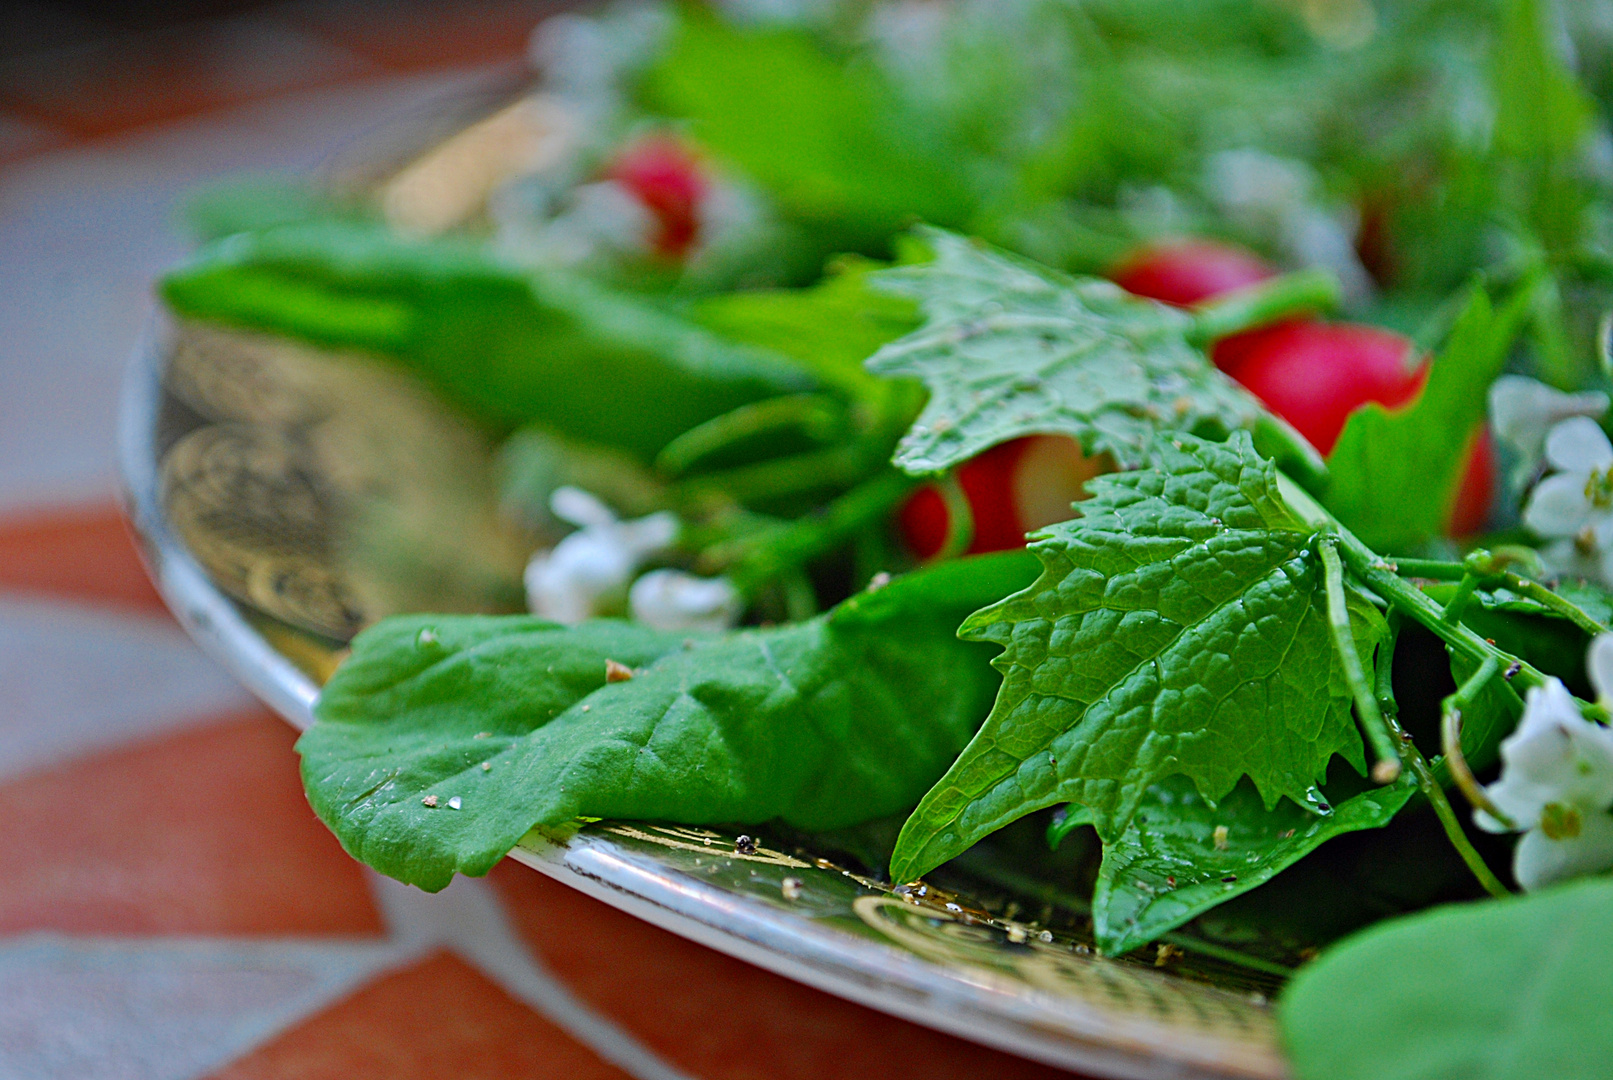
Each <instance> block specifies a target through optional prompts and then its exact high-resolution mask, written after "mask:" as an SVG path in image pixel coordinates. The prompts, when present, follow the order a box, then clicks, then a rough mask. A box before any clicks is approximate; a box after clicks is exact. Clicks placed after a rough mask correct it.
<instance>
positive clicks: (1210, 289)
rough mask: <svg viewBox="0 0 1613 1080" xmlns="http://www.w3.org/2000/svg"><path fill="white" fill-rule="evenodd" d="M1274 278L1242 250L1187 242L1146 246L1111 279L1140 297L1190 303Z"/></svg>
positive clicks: (1262, 263) (1268, 268)
mask: <svg viewBox="0 0 1613 1080" xmlns="http://www.w3.org/2000/svg"><path fill="white" fill-rule="evenodd" d="M1276 276H1277V271H1276V270H1274V269H1273V268H1272V267H1271V266H1270V265H1269V264H1267V263H1266V262H1265V260H1263V259H1261V258H1260V257H1259V256H1257V255H1255V254H1253V253H1252V252H1248V251H1245V250H1244V249H1243V248H1238V247H1233V246H1231V245H1230V244H1218V243H1215V242H1214V241H1210V240H1184V241H1181V242H1179V243H1172V244H1160V245H1157V246H1153V247H1145V248H1143V249H1142V250H1140V251H1138V252H1136V253H1134V254H1132V255H1131V256H1129V257H1128V258H1127V259H1126V260H1125V261H1124V262H1122V263H1121V264H1120V265H1119V266H1117V267H1116V268H1115V269H1114V270H1113V271H1112V272H1111V273H1110V275H1109V279H1110V280H1111V281H1113V282H1114V283H1115V284H1116V285H1119V286H1120V287H1121V288H1122V289H1125V290H1126V291H1127V292H1130V293H1136V294H1137V295H1138V296H1146V297H1149V298H1150V299H1153V300H1159V301H1161V302H1163V303H1166V304H1173V305H1175V306H1176V307H1191V306H1193V305H1194V304H1197V303H1199V302H1200V301H1203V300H1208V299H1210V298H1211V297H1214V296H1220V295H1221V294H1222V293H1228V292H1232V291H1233V290H1234V289H1242V288H1245V287H1247V286H1249V285H1255V284H1258V283H1260V282H1262V281H1265V280H1266V279H1267V278H1271V277H1276Z"/></svg>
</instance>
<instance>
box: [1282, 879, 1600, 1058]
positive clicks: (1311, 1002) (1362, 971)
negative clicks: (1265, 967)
mask: <svg viewBox="0 0 1613 1080" xmlns="http://www.w3.org/2000/svg"><path fill="white" fill-rule="evenodd" d="M1610 922H1613V882H1610V881H1606V880H1590V881H1580V882H1575V883H1573V884H1570V885H1566V886H1563V887H1561V888H1556V889H1551V890H1548V891H1546V892H1542V893H1536V894H1533V895H1530V896H1524V897H1517V898H1514V899H1509V900H1503V901H1500V902H1489V901H1486V902H1481V903H1476V904H1455V905H1450V906H1446V907H1441V908H1436V909H1434V910H1432V911H1427V912H1423V913H1421V914H1418V915H1413V916H1410V917H1407V918H1404V919H1396V920H1393V921H1390V922H1384V923H1379V924H1378V925H1377V926H1374V927H1372V928H1371V929H1369V930H1366V931H1363V932H1362V933H1360V934H1358V935H1356V936H1354V937H1352V938H1349V939H1347V940H1345V941H1344V942H1342V943H1340V944H1339V945H1337V946H1335V947H1334V948H1333V949H1330V950H1329V951H1328V952H1326V953H1324V954H1323V955H1322V957H1321V958H1320V959H1318V960H1317V961H1316V962H1315V963H1313V964H1311V965H1309V966H1307V967H1305V968H1303V969H1302V970H1301V971H1300V972H1299V974H1298V975H1297V976H1295V978H1294V980H1293V982H1292V983H1290V984H1289V986H1288V988H1287V990H1286V991H1285V992H1284V994H1283V997H1282V1000H1281V1002H1280V1003H1279V1008H1278V1018H1279V1020H1280V1022H1281V1024H1282V1029H1283V1041H1284V1042H1285V1043H1286V1045H1287V1048H1288V1052H1289V1054H1290V1057H1291V1060H1292V1063H1293V1067H1294V1074H1295V1076H1296V1077H1298V1078H1299V1080H1445V1078H1447V1077H1463V1078H1469V1080H1543V1078H1546V1077H1550V1078H1552V1080H1569V1078H1576V1080H1577V1078H1585V1080H1589V1078H1591V1077H1601V1076H1606V1075H1607V1074H1608V1063H1609V1061H1613V1026H1610V1025H1609V1024H1608V1023H1607V1002H1608V1000H1609V998H1610V997H1613V935H1610V934H1608V932H1607V928H1608V925H1609V923H1610Z"/></svg>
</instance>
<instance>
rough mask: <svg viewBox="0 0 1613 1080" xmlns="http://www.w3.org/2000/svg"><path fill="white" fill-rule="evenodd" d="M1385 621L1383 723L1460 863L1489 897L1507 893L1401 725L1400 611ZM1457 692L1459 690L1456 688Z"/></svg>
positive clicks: (1379, 668) (1380, 679) (1380, 677)
mask: <svg viewBox="0 0 1613 1080" xmlns="http://www.w3.org/2000/svg"><path fill="white" fill-rule="evenodd" d="M1387 622H1388V624H1389V640H1388V641H1387V642H1385V643H1384V646H1383V647H1382V648H1380V649H1379V650H1378V661H1377V664H1376V665H1375V667H1376V671H1375V674H1376V676H1377V677H1376V680H1375V682H1376V684H1377V693H1378V700H1379V703H1380V704H1381V705H1382V706H1383V718H1384V723H1385V724H1386V725H1387V726H1388V727H1389V729H1390V730H1391V731H1392V732H1393V733H1394V735H1395V738H1396V740H1397V741H1398V742H1399V743H1400V745H1401V747H1402V748H1403V750H1404V753H1405V755H1406V760H1407V761H1409V762H1410V763H1411V773H1412V777H1413V778H1414V779H1415V780H1416V781H1417V787H1418V790H1420V791H1421V792H1422V794H1423V798H1425V799H1427V800H1428V804H1429V805H1430V806H1432V807H1433V808H1434V814H1435V816H1436V817H1438V818H1439V823H1440V825H1441V827H1443V828H1444V830H1445V837H1446V839H1447V840H1449V841H1450V843H1451V846H1452V847H1453V848H1455V849H1456V854H1457V855H1459V856H1461V859H1462V862H1463V863H1464V864H1465V865H1466V866H1467V868H1468V870H1469V871H1470V872H1471V873H1472V874H1473V876H1474V878H1476V879H1477V880H1478V883H1479V884H1480V885H1482V886H1483V887H1484V890H1485V891H1486V892H1488V893H1489V894H1490V895H1491V896H1494V897H1505V896H1509V895H1511V894H1510V893H1508V891H1507V887H1506V886H1505V885H1503V884H1501V880H1500V879H1499V878H1497V877H1496V876H1495V874H1494V873H1493V872H1492V871H1491V870H1490V867H1489V865H1488V864H1487V863H1485V861H1484V857H1483V856H1482V855H1480V854H1479V853H1478V849H1477V848H1475V847H1474V846H1473V842H1472V841H1471V840H1469V839H1468V838H1467V833H1465V832H1464V831H1462V823H1461V822H1460V821H1458V820H1457V819H1456V811H1455V810H1452V809H1451V803H1450V800H1449V799H1447V798H1446V797H1445V789H1444V788H1442V787H1440V785H1439V781H1438V780H1436V779H1435V778H1434V770H1433V769H1432V768H1430V767H1429V765H1428V759H1427V758H1425V757H1423V754H1422V751H1421V750H1419V749H1417V744H1416V743H1415V742H1413V741H1412V739H1411V736H1410V735H1408V734H1407V733H1406V730H1405V729H1404V728H1402V727H1401V726H1400V716H1399V710H1398V708H1397V706H1396V705H1395V695H1394V660H1395V644H1396V642H1398V641H1399V640H1400V625H1401V616H1400V612H1398V611H1397V610H1395V609H1393V608H1391V609H1390V611H1389V615H1388V617H1387ZM1475 678H1476V676H1475ZM1463 685H1464V686H1469V685H1474V686H1475V691H1474V692H1477V691H1476V685H1482V683H1478V684H1475V683H1474V679H1469V680H1468V681H1467V683H1464V684H1463ZM1459 694H1460V691H1458V695H1459Z"/></svg>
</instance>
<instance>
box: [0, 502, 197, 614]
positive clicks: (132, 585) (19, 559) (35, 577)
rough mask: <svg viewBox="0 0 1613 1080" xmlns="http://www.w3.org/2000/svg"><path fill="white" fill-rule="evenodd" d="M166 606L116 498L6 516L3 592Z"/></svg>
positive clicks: (1, 532) (0, 538)
mask: <svg viewBox="0 0 1613 1080" xmlns="http://www.w3.org/2000/svg"><path fill="white" fill-rule="evenodd" d="M6 592H23V593H33V594H37V595H44V596H55V597H64V598H67V599H71V600H86V601H91V602H93V603H96V604H102V605H108V606H112V607H120V608H135V609H137V610H141V611H166V610H167V609H166V608H165V607H164V606H163V603H162V598H161V597H159V596H158V595H157V590H156V589H154V588H153V587H152V585H151V579H150V578H149V577H148V576H147V575H146V569H145V566H144V565H143V564H142V563H141V562H140V556H139V554H138V553H137V552H136V549H135V544H134V538H133V537H132V536H130V535H129V528H128V525H127V523H126V522H125V521H124V519H123V515H122V514H121V513H120V512H119V511H118V508H117V506H116V505H114V504H112V503H99V504H94V505H90V506H75V507H63V508H59V509H53V510H43V511H34V512H31V513H29V514H27V515H25V516H22V517H13V518H7V519H0V593H6Z"/></svg>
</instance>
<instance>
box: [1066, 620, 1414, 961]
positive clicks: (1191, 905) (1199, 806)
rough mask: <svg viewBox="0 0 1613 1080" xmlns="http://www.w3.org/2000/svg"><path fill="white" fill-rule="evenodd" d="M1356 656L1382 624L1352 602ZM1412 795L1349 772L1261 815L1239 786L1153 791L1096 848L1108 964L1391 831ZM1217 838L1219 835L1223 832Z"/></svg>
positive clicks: (1375, 639) (1082, 819) (1372, 644)
mask: <svg viewBox="0 0 1613 1080" xmlns="http://www.w3.org/2000/svg"><path fill="white" fill-rule="evenodd" d="M1348 602H1349V604H1350V607H1351V612H1352V614H1353V616H1354V619H1353V621H1352V625H1353V626H1354V628H1355V630H1356V637H1357V648H1358V649H1359V650H1360V651H1361V653H1362V659H1363V662H1364V663H1365V664H1368V665H1370V663H1371V661H1372V654H1373V651H1374V650H1375V649H1376V648H1378V647H1379V646H1380V645H1381V644H1382V643H1383V642H1384V640H1385V634H1386V630H1385V627H1384V623H1383V618H1382V616H1381V615H1379V614H1378V612H1377V609H1376V608H1374V607H1373V606H1372V605H1371V604H1370V603H1368V602H1367V601H1366V600H1365V599H1363V598H1362V597H1360V596H1359V595H1356V594H1351V595H1350V597H1349V601H1348ZM1416 790H1417V788H1416V783H1415V782H1414V781H1413V780H1412V778H1411V776H1410V775H1409V774H1406V775H1403V776H1402V777H1401V778H1400V780H1399V781H1397V782H1396V783H1394V784H1392V785H1389V786H1387V787H1374V786H1370V785H1368V784H1367V783H1366V781H1364V780H1362V779H1361V778H1359V777H1356V776H1354V775H1350V774H1346V775H1345V776H1343V777H1341V778H1339V779H1338V780H1336V781H1335V782H1333V783H1331V784H1329V785H1328V787H1327V788H1326V789H1324V791H1323V792H1322V793H1321V796H1320V799H1319V801H1318V802H1317V803H1316V804H1314V810H1312V809H1301V808H1300V807H1298V806H1296V805H1295V804H1294V803H1292V802H1289V801H1287V800H1279V801H1278V803H1277V804H1276V805H1275V806H1272V807H1267V806H1266V805H1265V803H1264V802H1263V801H1262V800H1261V798H1260V795H1259V793H1258V792H1257V791H1256V790H1255V788H1254V786H1253V785H1252V784H1251V783H1250V782H1249V781H1248V779H1247V778H1246V779H1244V780H1241V781H1239V782H1238V785H1237V787H1235V788H1233V789H1232V792H1231V793H1230V794H1229V795H1227V797H1226V798H1224V799H1222V800H1220V801H1219V802H1218V803H1216V804H1214V805H1211V804H1210V803H1209V802H1207V801H1206V800H1205V799H1204V797H1203V796H1202V795H1201V794H1199V792H1198V790H1197V789H1196V788H1195V787H1194V786H1193V783H1192V782H1191V781H1190V780H1188V779H1187V778H1186V777H1184V776H1172V777H1168V778H1166V779H1165V780H1163V781H1161V782H1160V783H1158V784H1155V785H1153V786H1152V787H1150V788H1149V789H1148V790H1147V791H1146V792H1145V793H1144V794H1143V798H1142V801H1141V802H1140V803H1139V804H1138V806H1137V812H1136V814H1135V815H1134V816H1133V817H1132V819H1131V824H1129V825H1128V826H1127V827H1126V831H1125V833H1124V834H1122V835H1121V837H1120V838H1119V839H1118V840H1116V841H1115V842H1113V843H1110V844H1105V845H1104V847H1103V862H1102V865H1101V866H1100V867H1099V870H1098V881H1097V887H1096V889H1095V890H1094V893H1093V897H1092V926H1093V935H1094V936H1095V937H1096V938H1097V942H1098V946H1099V948H1101V949H1102V950H1103V951H1104V952H1105V953H1107V954H1109V955H1111V956H1118V955H1120V954H1121V953H1125V952H1129V951H1131V950H1132V949H1135V948H1137V947H1139V946H1141V945H1145V944H1147V943H1148V942H1150V941H1153V940H1154V939H1155V938H1158V937H1159V936H1160V935H1162V934H1165V933H1167V932H1169V931H1171V930H1174V929H1176V928H1177V927H1178V926H1181V925H1182V924H1183V923H1186V922H1188V921H1189V920H1190V919H1193V918H1196V917H1197V916H1199V915H1202V914H1203V913H1204V912H1206V911H1208V910H1210V909H1211V908H1214V907H1216V906H1217V905H1219V904H1223V903H1225V902H1226V901H1228V900H1231V899H1232V898H1234V897H1236V896H1240V895H1242V894H1243V893H1246V892H1248V891H1249V890H1250V889H1253V888H1255V887H1256V886H1258V885H1262V884H1264V883H1266V882H1267V881H1270V880H1271V878H1272V877H1273V876H1275V875H1276V874H1277V873H1279V872H1280V871H1282V870H1285V869H1287V868H1288V867H1289V866H1291V865H1293V864H1294V863H1295V862H1297V861H1298V860H1299V859H1301V858H1303V857H1304V856H1306V855H1308V854H1310V853H1311V852H1312V851H1314V850H1316V849H1317V848H1318V847H1320V846H1321V845H1322V844H1323V843H1325V842H1326V841H1328V840H1331V839H1332V838H1333V837H1335V836H1341V835H1343V834H1344V833H1347V832H1355V831H1357V830H1360V829H1375V828H1379V827H1381V826H1383V825H1386V824H1388V823H1389V821H1390V820H1391V819H1392V818H1393V817H1394V816H1395V814H1397V813H1398V812H1399V811H1400V809H1401V807H1403V806H1405V804H1406V800H1408V799H1409V798H1411V796H1412V795H1413V794H1414V793H1415V791H1416ZM1090 823H1091V815H1090V814H1088V813H1087V812H1086V811H1085V810H1083V809H1082V808H1080V807H1077V806H1072V807H1070V808H1069V811H1068V812H1067V813H1066V814H1065V815H1064V819H1063V821H1062V822H1061V823H1060V824H1059V825H1058V826H1057V827H1056V829H1049V831H1048V839H1049V842H1051V843H1055V844H1056V843H1057V841H1058V840H1059V839H1061V838H1062V836H1063V835H1064V834H1066V833H1068V832H1069V830H1070V829H1071V828H1073V827H1075V826H1076V825H1078V824H1090ZM1223 830H1224V831H1223Z"/></svg>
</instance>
